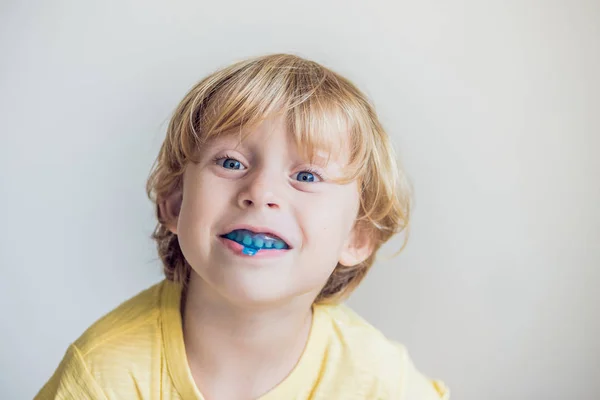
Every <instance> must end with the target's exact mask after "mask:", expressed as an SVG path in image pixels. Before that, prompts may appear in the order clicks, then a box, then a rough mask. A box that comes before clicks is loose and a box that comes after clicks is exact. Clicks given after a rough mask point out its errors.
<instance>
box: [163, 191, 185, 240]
mask: <svg viewBox="0 0 600 400" xmlns="http://www.w3.org/2000/svg"><path fill="white" fill-rule="evenodd" d="M182 202H183V193H182V191H181V190H180V189H178V190H175V191H173V192H172V193H171V194H169V195H168V196H167V197H165V198H163V199H161V200H159V201H158V202H157V205H158V212H159V216H160V220H161V222H162V223H163V225H164V226H165V227H166V228H167V229H168V230H170V231H171V232H172V233H174V234H175V235H177V222H178V220H179V213H180V211H181V203H182Z"/></svg>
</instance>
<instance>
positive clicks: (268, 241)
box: [221, 229, 290, 256]
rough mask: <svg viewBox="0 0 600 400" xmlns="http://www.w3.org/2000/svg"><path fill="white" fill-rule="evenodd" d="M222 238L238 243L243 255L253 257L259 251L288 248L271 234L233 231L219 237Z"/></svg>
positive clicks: (241, 230)
mask: <svg viewBox="0 0 600 400" xmlns="http://www.w3.org/2000/svg"><path fill="white" fill-rule="evenodd" d="M221 237H222V238H224V239H228V240H231V241H233V242H236V243H239V244H240V245H242V246H243V250H242V252H243V253H244V254H247V255H250V256H253V255H254V254H256V253H258V252H259V251H261V250H288V249H289V248H290V246H289V245H288V244H287V243H286V242H285V241H284V240H283V239H281V238H279V237H277V236H276V235H273V234H271V233H265V232H253V231H250V230H248V229H235V230H233V231H231V232H229V233H226V234H224V235H221Z"/></svg>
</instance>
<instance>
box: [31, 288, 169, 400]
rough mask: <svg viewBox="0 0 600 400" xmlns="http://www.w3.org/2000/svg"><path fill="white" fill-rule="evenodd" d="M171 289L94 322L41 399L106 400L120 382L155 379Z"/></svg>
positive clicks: (152, 292) (145, 295) (139, 297)
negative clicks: (165, 300) (154, 358)
mask: <svg viewBox="0 0 600 400" xmlns="http://www.w3.org/2000/svg"><path fill="white" fill-rule="evenodd" d="M165 285H166V281H162V282H160V283H158V284H155V285H153V286H151V287H150V288H148V289H145V290H143V291H142V292H140V293H138V294H136V295H135V296H133V297H132V298H130V299H128V300H126V301H124V302H123V303H121V304H120V305H119V306H118V307H116V308H115V309H113V310H112V311H110V312H108V313H107V314H106V315H104V316H103V317H101V318H100V319H98V320H97V321H96V322H94V323H93V324H92V325H91V326H90V327H89V328H88V329H87V330H86V331H85V332H84V333H83V334H82V335H81V336H80V337H79V338H78V339H77V340H75V341H74V342H73V343H72V344H71V345H70V346H69V348H68V349H67V351H66V352H65V354H64V357H63V359H62V361H61V363H60V365H59V366H58V368H57V369H56V371H55V372H54V374H53V376H52V377H51V378H50V380H49V381H48V382H47V383H46V385H45V386H44V387H43V388H42V390H41V391H40V393H39V394H38V397H36V398H40V399H46V398H62V397H61V396H66V397H67V398H104V394H103V390H104V389H105V388H107V387H111V385H113V384H114V382H121V383H122V382H124V380H125V379H128V380H129V381H131V382H133V381H135V379H136V378H137V377H136V376H134V375H138V377H139V376H143V377H145V376H148V374H151V369H152V368H155V363H153V362H152V359H151V357H152V356H153V355H154V356H156V355H158V354H159V353H160V348H161V332H160V316H161V293H162V291H163V290H164V287H165ZM119 384H120V383H119ZM85 396H91V397H85Z"/></svg>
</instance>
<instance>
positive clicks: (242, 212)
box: [171, 117, 369, 304]
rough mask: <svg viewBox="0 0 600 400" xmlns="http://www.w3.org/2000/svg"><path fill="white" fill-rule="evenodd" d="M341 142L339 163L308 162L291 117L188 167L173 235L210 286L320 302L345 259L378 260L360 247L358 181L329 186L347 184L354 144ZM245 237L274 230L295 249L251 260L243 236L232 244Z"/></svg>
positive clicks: (220, 145) (220, 146)
mask: <svg viewBox="0 0 600 400" xmlns="http://www.w3.org/2000/svg"><path fill="white" fill-rule="evenodd" d="M340 136H341V137H340V143H339V146H337V147H334V148H335V154H333V155H332V156H331V158H330V160H329V162H328V163H327V162H326V156H327V155H326V154H325V160H323V162H320V163H318V164H316V165H310V164H308V163H307V160H303V159H302V158H301V156H300V153H299V152H298V149H297V148H296V145H295V141H294V138H293V137H292V136H291V135H290V134H288V133H287V132H286V129H285V125H284V121H283V119H282V118H281V117H278V118H274V119H270V120H267V121H265V122H264V123H263V124H261V125H260V126H259V127H257V128H255V129H254V130H253V131H252V133H251V134H250V135H248V136H247V137H246V139H245V140H244V141H243V142H242V143H241V144H240V143H239V139H238V136H237V135H231V136H222V137H220V138H217V139H215V140H213V141H212V142H209V143H207V144H206V145H205V146H203V148H202V157H201V159H200V161H199V162H198V163H197V164H194V163H190V164H188V165H187V166H186V170H185V172H184V176H183V200H182V203H181V210H180V214H179V218H178V220H177V223H176V225H175V224H173V225H172V227H171V230H172V231H173V232H175V233H177V235H178V239H179V244H180V246H181V249H182V252H183V254H184V256H185V258H186V259H187V261H188V262H189V264H190V265H191V266H192V268H193V269H194V271H195V272H196V273H197V275H199V276H200V277H201V278H202V280H203V281H204V282H205V283H206V284H207V285H206V286H207V287H211V288H212V289H213V290H215V291H216V292H218V293H219V294H220V295H222V296H225V297H226V298H228V299H229V300H231V301H234V302H236V303H248V302H250V303H255V304H256V303H265V302H267V303H268V302H274V301H281V300H290V299H292V298H294V297H298V296H304V297H306V298H311V301H312V299H313V298H314V297H315V296H316V295H317V294H318V293H319V291H320V290H321V288H322V287H323V285H324V284H325V283H326V281H327V279H328V277H329V275H330V274H331V272H332V271H333V269H334V268H335V266H336V264H337V263H338V261H339V262H341V263H342V264H344V265H355V264H357V263H359V262H361V261H363V260H364V259H365V258H366V257H367V256H368V255H369V252H368V249H367V248H366V246H363V247H362V248H359V247H358V246H355V245H354V243H355V242H357V241H356V240H354V239H355V235H354V234H353V233H354V232H353V226H354V222H355V219H356V215H357V212H358V207H359V192H358V185H357V183H356V182H351V183H349V184H345V185H340V184H336V183H333V182H328V179H329V178H334V177H340V176H342V174H343V172H344V166H345V165H346V163H347V161H348V149H347V148H346V146H347V142H348V140H345V139H346V138H344V137H343V136H344V135H343V134H342V135H340ZM319 175H320V176H319ZM236 229H247V230H251V231H255V233H258V232H264V231H265V230H268V231H270V233H271V234H275V235H277V236H279V237H280V238H281V239H283V240H284V241H285V243H286V244H287V246H289V249H283V250H269V249H264V250H259V251H258V253H257V254H256V255H254V256H250V255H246V254H243V253H242V249H243V246H242V245H240V244H237V243H235V242H234V241H235V239H236V238H235V237H234V240H230V239H228V238H225V237H224V235H226V234H228V233H230V232H231V231H232V230H236ZM234 234H235V232H234ZM230 236H235V235H230ZM237 239H238V240H239V236H238V238H237ZM253 239H256V237H253ZM280 245H281V243H280V244H279V245H278V246H277V247H281V246H280ZM274 246H275V245H274Z"/></svg>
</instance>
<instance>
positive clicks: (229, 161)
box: [219, 158, 244, 169]
mask: <svg viewBox="0 0 600 400" xmlns="http://www.w3.org/2000/svg"><path fill="white" fill-rule="evenodd" d="M221 160H223V161H221V162H219V164H220V165H221V166H222V167H223V168H225V169H244V166H243V165H242V163H241V162H239V161H238V160H236V159H235V158H223V159H221Z"/></svg>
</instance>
